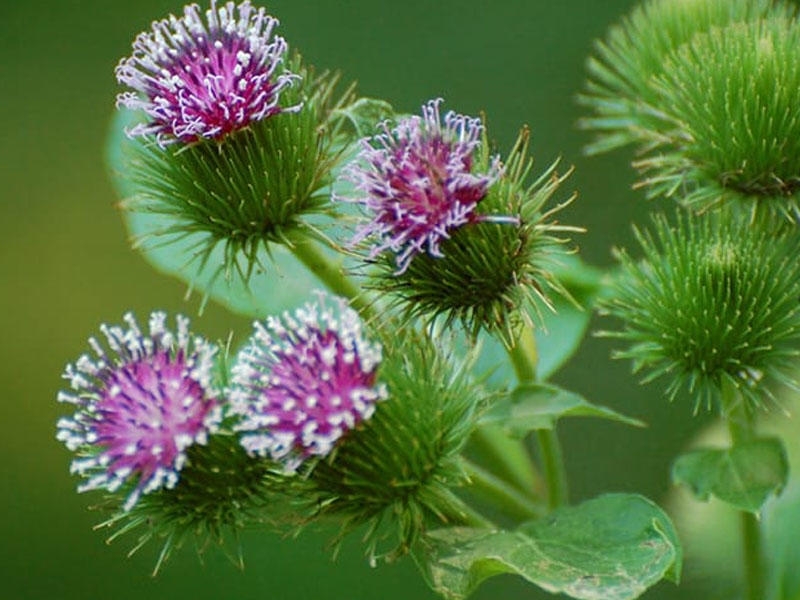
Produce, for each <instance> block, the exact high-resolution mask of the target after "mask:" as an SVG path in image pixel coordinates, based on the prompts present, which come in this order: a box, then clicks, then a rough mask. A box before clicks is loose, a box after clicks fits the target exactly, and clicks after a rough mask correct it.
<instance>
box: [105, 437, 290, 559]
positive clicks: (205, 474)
mask: <svg viewBox="0 0 800 600" xmlns="http://www.w3.org/2000/svg"><path fill="white" fill-rule="evenodd" d="M276 469H277V467H275V466H274V465H271V464H270V463H269V462H267V461H264V460H261V459H257V458H252V457H250V456H248V455H247V453H246V452H245V451H244V449H243V448H242V447H241V445H240V444H239V441H238V439H237V438H236V437H235V436H230V435H215V436H211V437H210V438H209V442H208V445H206V446H193V447H191V448H190V449H189V450H188V451H187V462H186V465H185V466H184V468H183V470H182V471H181V475H180V479H179V480H178V484H177V485H176V486H175V487H174V488H172V489H165V490H161V491H159V492H157V493H153V494H148V495H147V496H145V497H143V498H142V499H141V500H140V502H138V503H137V504H136V505H135V506H134V508H133V509H132V510H130V511H127V512H119V513H116V514H115V515H114V516H113V517H112V518H111V519H109V520H108V521H106V522H105V523H104V524H103V525H105V526H107V527H109V528H112V529H114V530H115V531H114V533H113V534H112V536H111V537H110V539H109V541H110V540H113V539H115V538H117V537H119V536H122V535H123V534H127V533H135V534H138V539H137V542H136V545H135V546H134V548H133V550H132V553H133V552H135V551H136V550H138V549H139V548H141V547H142V546H144V545H145V544H147V543H148V542H150V541H153V542H156V543H160V544H161V545H162V549H161V552H160V554H159V557H158V561H157V563H156V566H155V571H156V572H157V571H158V570H159V568H160V567H161V565H162V564H163V563H164V561H166V560H167V559H168V558H169V557H170V555H171V554H172V553H173V551H174V550H176V549H178V548H180V547H181V546H182V545H183V544H184V543H186V542H187V541H190V540H191V541H193V542H194V544H195V546H196V547H197V549H198V551H199V552H200V551H203V550H204V549H205V548H206V547H207V546H209V545H210V544H219V545H221V546H225V544H226V543H227V542H229V541H232V542H233V544H234V552H235V554H236V555H237V556H236V562H239V563H240V562H241V556H240V549H239V548H238V543H237V539H238V533H239V531H241V530H242V529H243V528H244V527H246V526H247V525H253V524H263V523H265V522H272V520H273V519H276V518H277V517H276V514H277V513H276V511H275V506H276V503H274V498H275V496H276V495H278V494H279V493H280V489H281V488H282V484H281V481H282V480H283V479H284V478H283V477H282V476H281V475H280V474H279V473H277V472H276ZM117 503H118V502H117ZM278 504H279V503H278Z"/></svg>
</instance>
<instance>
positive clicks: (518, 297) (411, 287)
mask: <svg viewBox="0 0 800 600" xmlns="http://www.w3.org/2000/svg"><path fill="white" fill-rule="evenodd" d="M435 106H437V104H435V103H434V104H431V105H429V107H430V108H432V107H435ZM529 143H530V132H529V130H528V129H527V128H524V129H523V130H522V131H521V132H520V135H519V137H518V139H517V141H516V143H515V144H514V146H513V148H512V149H511V151H510V153H509V155H508V160H507V161H506V165H505V167H504V168H503V169H502V172H501V170H500V169H501V168H500V166H499V165H500V161H499V160H498V158H497V157H496V156H492V155H491V154H490V152H489V144H488V141H487V135H486V132H485V130H483V131H482V132H481V139H480V144H478V145H476V146H475V147H474V148H473V150H472V152H471V154H470V156H469V161H467V162H468V163H469V164H471V165H472V172H474V173H488V174H491V176H489V175H484V176H481V184H480V185H479V186H476V187H474V188H469V189H470V190H472V192H474V193H476V194H477V193H478V191H477V190H478V189H480V190H481V192H485V195H484V196H483V197H482V199H481V200H480V202H479V203H477V204H475V205H474V206H473V208H472V209H471V212H469V213H468V214H467V215H466V216H465V219H467V221H468V222H467V223H465V224H464V225H463V226H461V227H458V228H454V229H451V230H447V231H446V234H447V235H446V237H441V238H437V242H436V244H437V253H438V255H433V254H432V253H431V252H417V253H416V254H415V253H414V252H413V251H412V252H411V253H410V254H409V253H408V252H409V251H411V250H412V249H413V247H412V246H406V247H405V248H404V249H403V253H402V254H401V255H398V256H395V255H394V254H393V253H391V252H384V253H383V254H381V255H380V256H378V257H377V259H375V260H374V263H375V265H376V267H377V268H376V269H374V270H372V271H370V273H369V275H370V279H369V280H368V283H367V285H368V286H369V287H372V288H374V289H377V290H379V291H380V292H381V293H383V294H386V295H387V296H388V298H389V299H390V301H391V302H393V303H395V304H396V305H397V306H398V307H400V308H401V309H402V310H403V312H405V314H406V315H407V316H408V317H411V318H417V317H422V318H425V319H428V320H434V319H436V318H438V317H440V316H441V317H443V318H444V320H445V322H446V323H447V324H449V323H450V322H454V321H455V322H461V323H462V324H463V325H464V326H465V328H466V329H467V330H468V331H469V332H470V334H472V335H477V334H478V332H479V331H480V330H485V331H488V332H491V333H496V334H498V335H499V336H500V337H501V338H502V339H503V340H504V342H505V343H507V344H509V345H512V343H513V342H512V340H513V338H514V329H515V327H516V326H517V325H518V324H519V322H520V318H523V319H528V309H532V310H533V311H534V313H535V314H536V315H537V316H541V315H540V314H539V313H540V312H541V308H542V307H552V304H551V302H550V299H549V294H550V293H551V292H555V293H557V294H562V295H565V296H566V297H569V296H568V294H567V292H566V291H565V290H564V288H563V286H561V284H560V283H559V282H558V280H557V279H556V278H555V276H554V275H553V269H554V267H555V266H556V264H557V263H558V257H559V256H560V255H562V254H563V252H564V250H563V249H562V248H561V246H563V245H564V244H565V243H566V240H564V239H561V238H559V237H558V236H557V234H558V233H559V232H565V231H582V230H581V229H580V228H576V227H569V226H563V225H559V224H558V222H557V221H556V220H555V219H554V215H555V213H557V212H558V211H559V210H560V209H561V208H562V207H563V206H565V205H567V204H569V203H570V202H571V201H572V198H569V199H567V200H565V201H564V202H563V203H562V204H560V205H555V206H551V207H546V206H545V205H546V204H547V203H548V202H549V201H550V200H551V199H552V197H553V196H554V194H555V193H556V192H557V191H558V190H559V187H560V186H561V184H562V183H563V181H564V179H565V178H566V176H567V175H569V173H567V175H558V173H557V172H556V169H557V163H556V164H553V165H552V166H550V168H548V169H546V170H545V171H544V173H542V174H541V175H540V176H539V177H537V178H536V179H534V180H532V181H531V178H530V175H531V171H532V169H533V161H532V159H531V158H530V156H529V154H528V147H529ZM376 152H377V153H380V152H381V151H380V150H376ZM423 162H424V161H423ZM462 164H463V163H462ZM360 168H361V167H357V166H356V167H353V171H354V172H360V171H359V169H360ZM501 173H502V174H501ZM437 177H438V176H431V177H428V178H422V177H420V178H416V179H414V178H412V177H411V176H408V180H409V181H411V182H413V183H414V185H415V186H416V187H415V188H414V189H415V193H418V194H420V197H424V196H425V195H426V194H429V195H431V197H433V198H437V197H439V196H438V195H437V194H439V193H440V191H441V189H442V186H441V184H440V182H441V181H443V180H442V179H441V178H437ZM456 179H458V178H456ZM473 179H475V176H474V175H470V176H469V177H467V178H465V179H464V181H471V180H473ZM387 181H394V180H393V179H387ZM490 182H491V183H492V185H489V183H490ZM465 189H467V188H465ZM376 198H377V197H376ZM376 201H377V200H376ZM422 205H425V203H424V202H423V203H422V204H421V206H422ZM391 206H392V205H391V203H389V202H387V203H386V212H383V213H380V214H379V215H378V216H376V220H375V221H374V222H373V223H371V224H369V225H367V229H370V230H371V229H373V228H374V227H380V226H381V225H380V224H377V225H376V224H375V223H376V222H377V221H378V220H379V219H380V218H384V217H385V219H386V220H387V222H388V221H389V220H390V219H391V216H392V215H398V214H401V211H400V210H399V209H398V211H397V212H392V209H391ZM455 206H457V207H463V206H464V205H461V204H456V205H455ZM499 215H509V216H506V217H503V216H499ZM424 219H425V217H424V216H421V217H420V218H419V222H420V223H421V224H424ZM415 224H416V221H414V223H412V225H414V226H416V225H415ZM432 235H438V231H435V230H434V231H433V233H432ZM381 247H382V246H381ZM376 250H378V248H375V249H373V251H372V252H371V253H370V255H372V254H374V253H375V251H376ZM412 256H413V257H414V258H413V260H411V257H412ZM402 257H405V258H402ZM401 258H402V262H401V263H398V260H401ZM398 264H402V266H401V268H400V270H399V271H398Z"/></svg>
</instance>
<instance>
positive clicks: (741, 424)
mask: <svg viewBox="0 0 800 600" xmlns="http://www.w3.org/2000/svg"><path fill="white" fill-rule="evenodd" d="M722 416H723V418H724V419H725V420H726V421H727V423H728V431H729V432H730V436H731V442H732V445H733V446H734V447H735V446H738V445H741V444H743V443H746V442H748V441H750V440H752V439H753V437H755V427H754V424H753V419H752V416H751V415H750V414H749V413H748V410H747V406H746V404H745V401H744V399H743V398H742V396H741V394H740V393H739V390H738V389H737V388H736V385H735V384H734V383H733V382H731V381H729V380H727V379H723V381H722ZM739 519H740V527H741V532H742V558H743V560H744V578H745V589H746V596H745V598H746V599H747V600H763V599H764V598H765V591H766V590H765V581H764V580H765V567H766V565H765V562H764V547H763V539H762V535H761V524H760V523H759V521H758V518H757V517H756V515H755V514H753V513H751V512H749V511H741V512H740V516H739Z"/></svg>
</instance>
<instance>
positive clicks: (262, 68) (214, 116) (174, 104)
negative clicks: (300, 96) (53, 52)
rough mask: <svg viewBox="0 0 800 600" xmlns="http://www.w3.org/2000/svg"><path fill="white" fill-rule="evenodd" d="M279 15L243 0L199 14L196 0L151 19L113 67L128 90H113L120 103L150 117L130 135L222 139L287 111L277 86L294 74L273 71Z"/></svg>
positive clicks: (281, 43) (279, 51) (278, 51)
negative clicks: (180, 14)
mask: <svg viewBox="0 0 800 600" xmlns="http://www.w3.org/2000/svg"><path fill="white" fill-rule="evenodd" d="M277 24H278V21H277V20H276V19H274V18H273V17H271V16H269V15H268V14H267V13H266V12H265V10H264V9H263V8H259V9H258V10H256V9H255V8H253V6H252V5H251V4H250V2H249V1H248V0H245V1H244V2H242V3H241V4H239V5H238V6H236V5H235V4H234V3H233V2H227V3H226V4H225V6H223V7H221V8H217V6H216V1H215V0H211V8H209V9H208V10H207V11H206V12H205V19H203V18H202V17H201V13H200V8H199V7H198V6H197V5H196V4H192V5H190V6H187V7H185V8H184V10H183V17H181V18H178V17H175V16H174V15H170V16H169V18H168V19H164V20H161V21H154V22H153V25H152V28H151V30H150V31H146V32H143V33H140V34H139V35H138V36H137V37H136V40H135V41H134V42H133V54H132V55H131V56H129V57H127V58H123V59H122V60H121V61H120V63H119V65H117V69H116V76H117V80H118V81H119V82H120V83H122V84H124V85H127V86H128V87H130V88H133V90H135V91H133V92H124V93H122V94H120V95H119V96H117V106H125V107H127V108H131V109H134V110H138V109H141V110H143V111H144V112H145V113H146V114H147V116H148V117H149V122H147V123H142V124H139V125H137V126H135V127H134V128H132V129H131V130H130V131H129V132H128V133H129V135H131V136H136V135H148V134H155V136H156V138H157V139H158V141H159V143H160V144H162V145H164V144H167V143H170V142H174V141H176V140H180V141H181V142H184V143H189V142H194V141H197V140H199V139H202V138H213V139H219V138H221V137H223V136H224V135H226V134H228V133H230V132H232V131H236V130H238V129H241V128H243V127H246V126H247V125H249V124H250V123H252V122H254V121H259V120H261V119H265V118H267V117H269V116H271V115H274V114H276V113H279V112H281V111H287V110H297V109H299V108H300V107H299V106H295V107H291V108H288V109H282V108H281V107H280V106H279V105H278V100H279V95H280V92H281V90H283V89H284V88H285V87H286V86H288V85H291V82H292V81H293V80H294V79H296V78H297V76H296V75H293V74H291V73H282V74H280V75H277V76H276V75H275V72H276V70H277V68H278V66H279V65H280V63H281V62H282V61H283V54H284V52H285V51H286V41H285V40H284V39H283V38H282V37H279V36H275V37H274V38H273V37H272V30H273V28H274V27H275V26H276V25H277Z"/></svg>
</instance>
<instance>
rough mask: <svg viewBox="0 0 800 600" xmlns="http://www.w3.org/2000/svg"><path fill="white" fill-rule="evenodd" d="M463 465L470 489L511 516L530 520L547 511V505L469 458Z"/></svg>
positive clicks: (464, 460)
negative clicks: (544, 505)
mask: <svg viewBox="0 0 800 600" xmlns="http://www.w3.org/2000/svg"><path fill="white" fill-rule="evenodd" d="M462 466H463V468H464V471H466V473H467V476H468V477H469V480H470V485H469V488H468V489H469V491H470V492H472V493H473V494H474V495H475V496H476V497H477V498H480V499H483V500H486V501H488V502H490V503H491V505H492V506H494V507H496V508H498V509H500V510H502V511H503V512H504V513H505V514H506V515H508V516H509V517H512V518H514V519H518V520H520V521H529V520H530V519H534V518H536V517H541V516H542V515H543V514H544V513H545V512H546V509H545V507H543V506H541V505H538V504H536V503H535V502H534V501H533V500H531V499H530V498H529V497H528V496H526V495H525V494H523V493H521V492H520V491H519V490H517V489H516V488H515V487H513V486H511V485H509V484H508V483H507V482H505V481H503V480H502V479H500V478H499V477H497V476H496V475H494V474H492V473H490V472H489V471H487V470H486V469H484V468H482V467H479V466H478V465H476V464H475V463H472V462H470V461H469V460H467V459H462Z"/></svg>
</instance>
